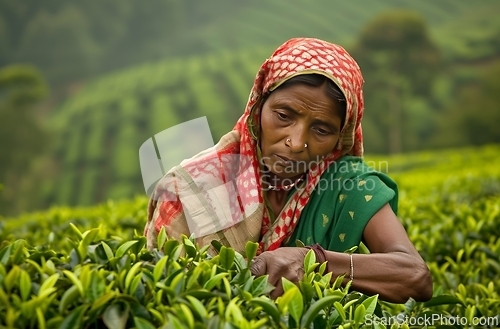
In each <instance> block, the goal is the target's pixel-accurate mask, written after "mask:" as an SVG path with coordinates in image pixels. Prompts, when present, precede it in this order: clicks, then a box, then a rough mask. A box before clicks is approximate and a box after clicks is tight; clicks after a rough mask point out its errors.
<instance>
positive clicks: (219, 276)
mask: <svg viewBox="0 0 500 329" xmlns="http://www.w3.org/2000/svg"><path fill="white" fill-rule="evenodd" d="M228 275H229V273H219V274H216V275H215V276H213V277H211V278H210V280H208V281H207V282H206V283H205V285H204V286H203V288H205V289H207V290H212V289H213V288H214V287H215V286H216V285H218V284H219V282H220V281H221V280H222V278H224V277H226V276H228Z"/></svg>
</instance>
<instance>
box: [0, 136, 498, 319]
mask: <svg viewBox="0 0 500 329" xmlns="http://www.w3.org/2000/svg"><path fill="white" fill-rule="evenodd" d="M499 151H500V146H497V145H492V146H486V147H482V148H475V149H473V148H471V149H461V150H449V151H441V152H439V153H426V152H422V153H418V154H411V155H405V156H398V157H390V158H384V159H377V158H375V157H371V158H367V161H371V162H373V163H377V161H387V162H388V167H387V168H388V170H387V171H388V172H389V174H390V175H391V176H392V177H393V178H394V179H395V180H396V181H397V182H398V184H399V186H400V189H401V191H400V192H401V195H400V211H399V214H398V216H399V218H400V219H401V222H402V223H403V225H404V226H405V228H406V229H407V232H408V235H409V237H410V239H411V240H412V241H413V242H414V244H415V246H416V247H417V250H418V251H419V252H420V253H421V255H422V256H423V258H424V259H425V260H426V262H427V264H428V266H429V268H430V270H431V273H432V276H433V281H434V294H433V296H434V297H433V298H432V299H431V300H430V301H428V302H425V303H416V302H415V301H413V300H411V299H410V300H409V301H408V302H407V303H405V304H392V303H387V302H384V301H381V300H379V299H378V298H377V296H365V295H363V294H360V293H358V292H355V291H352V290H351V289H349V288H350V286H349V285H347V286H346V287H342V286H341V285H340V282H341V280H342V279H343V278H342V277H340V278H338V279H337V280H331V279H332V278H331V274H328V273H325V271H324V270H325V266H324V265H321V264H317V263H316V262H315V258H314V253H311V252H310V253H309V254H308V255H307V257H306V259H305V261H304V266H305V275H304V278H303V280H302V281H301V282H300V283H299V284H298V285H294V284H292V283H291V282H288V281H286V280H283V285H284V290H285V294H284V295H283V296H282V297H280V298H278V299H277V300H276V301H274V300H272V299H270V298H269V297H268V292H269V290H270V288H271V287H270V286H269V284H268V283H267V280H266V277H265V276H264V277H259V278H255V277H253V276H252V275H251V274H250V272H249V270H248V266H249V264H250V262H251V260H252V258H253V256H254V255H255V250H256V249H255V248H256V245H255V244H254V243H248V244H247V249H246V252H245V255H241V254H238V253H236V252H234V250H232V249H231V248H226V247H222V246H220V245H217V244H216V243H214V246H215V247H216V248H218V249H219V254H218V255H217V256H215V257H210V256H208V254H207V252H206V251H207V247H206V246H205V247H203V248H200V247H199V246H197V245H196V244H194V242H193V240H192V239H190V238H189V237H184V238H183V240H182V241H176V240H171V239H168V238H167V237H166V235H165V234H164V233H162V234H160V235H159V237H158V245H159V246H161V248H159V249H155V250H152V251H148V250H147V249H146V248H145V243H146V241H145V238H144V236H142V229H143V227H144V223H145V221H146V209H147V207H146V206H147V199H146V198H145V197H137V198H136V199H134V200H131V201H129V202H120V203H117V202H113V201H109V202H107V203H104V204H101V205H98V206H95V207H92V208H65V207H58V208H53V209H50V210H48V211H45V212H39V213H30V214H25V215H23V216H20V217H18V218H8V219H3V220H2V221H1V223H0V328H58V327H59V328H157V327H160V328H326V327H333V328H409V327H412V328H413V327H414V328H421V327H424V325H428V327H438V325H440V324H443V319H445V320H446V319H448V322H447V323H448V326H441V327H440V328H446V327H448V328H465V327H469V325H470V326H471V327H491V328H494V327H498V326H499V321H500V318H499V313H500V312H499V311H500V296H499V295H500V274H499V273H500V239H499V236H500V226H499V225H498V223H499V218H500V168H499V166H498V165H497V163H498V157H499V156H498V154H500V152H499ZM333 279H335V278H333ZM331 282H333V283H331ZM430 318H432V319H434V318H435V319H439V320H438V321H437V322H436V321H434V322H432V323H430V322H425V321H428V320H429V319H430ZM450 319H451V320H450ZM453 319H460V321H458V320H455V321H454V322H453V321H452V320H453ZM478 319H483V321H486V322H480V323H477V321H478ZM463 321H466V322H463ZM474 321H476V322H474ZM445 324H446V323H445ZM474 324H476V325H474Z"/></svg>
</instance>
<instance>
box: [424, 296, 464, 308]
mask: <svg viewBox="0 0 500 329" xmlns="http://www.w3.org/2000/svg"><path fill="white" fill-rule="evenodd" d="M446 304H461V305H463V303H462V301H461V300H460V299H459V298H457V297H455V296H451V295H440V296H434V297H432V298H431V299H430V300H429V301H427V302H425V303H424V306H425V307H431V306H437V305H446Z"/></svg>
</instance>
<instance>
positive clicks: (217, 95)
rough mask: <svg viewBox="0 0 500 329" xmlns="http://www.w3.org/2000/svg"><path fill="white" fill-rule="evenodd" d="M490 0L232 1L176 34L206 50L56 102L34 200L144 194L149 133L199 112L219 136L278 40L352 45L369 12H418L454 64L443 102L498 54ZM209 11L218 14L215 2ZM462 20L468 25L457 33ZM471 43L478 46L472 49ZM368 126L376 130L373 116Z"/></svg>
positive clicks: (105, 79)
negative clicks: (229, 9)
mask: <svg viewBox="0 0 500 329" xmlns="http://www.w3.org/2000/svg"><path fill="white" fill-rule="evenodd" d="M497 7H498V5H496V2H492V1H486V0H483V1H478V2H474V3H472V2H466V1H451V0H448V1H433V2H430V1H409V0H405V1H377V2H374V1H364V2H356V3H355V2H348V1H344V2H340V1H332V2H326V1H323V2H321V3H320V4H318V5H317V6H311V5H309V4H307V3H306V2H303V1H289V2H285V1H266V2H264V1H257V2H255V3H254V2H252V3H245V4H239V5H235V8H233V9H234V13H232V14H231V15H226V16H224V17H221V18H219V19H217V20H214V21H212V22H211V23H207V24H208V25H204V27H203V29H195V28H193V30H192V31H191V30H190V31H191V32H189V33H191V34H189V35H187V36H186V37H185V38H184V40H183V41H182V42H190V40H191V41H193V42H198V41H199V42H200V44H196V45H195V44H194V45H193V47H194V48H193V49H198V50H200V51H201V50H204V51H201V52H203V53H205V54H204V55H185V56H182V57H181V56H178V57H174V58H166V59H165V60H162V61H159V62H155V63H147V64H143V65H140V66H137V67H133V68H129V69H125V70H121V71H117V72H115V73H111V74H108V75H105V76H102V77H100V78H97V79H94V80H91V81H89V82H87V83H86V84H84V85H83V88H82V89H81V90H80V91H79V92H78V93H77V94H75V95H74V96H72V97H70V98H68V99H67V100H66V101H65V102H64V104H63V105H61V106H60V107H58V108H57V109H55V110H54V114H53V116H52V118H51V120H50V125H51V129H52V130H53V131H54V132H55V136H56V138H54V140H55V145H54V150H53V152H52V153H51V156H50V157H51V161H54V163H55V164H54V166H52V167H51V168H50V170H49V171H50V172H49V173H47V172H44V173H43V175H41V176H43V178H42V179H41V182H40V184H39V185H40V187H41V188H40V199H41V200H42V201H41V202H39V203H40V204H42V205H48V204H62V205H81V206H85V205H92V204H95V203H96V202H101V201H104V200H107V199H115V200H119V199H122V198H130V197H133V196H134V195H135V194H137V193H141V192H142V191H143V190H144V188H143V186H142V181H141V177H140V170H139V157H138V149H139V147H140V145H141V144H142V143H143V142H145V141H146V140H147V139H148V138H150V137H151V136H153V135H154V134H156V133H158V132H161V131H163V130H164V129H167V128H170V127H172V126H174V125H176V124H179V123H181V122H185V121H187V120H190V119H195V118H198V117H202V116H206V117H207V118H208V122H209V125H210V128H211V131H212V135H213V137H214V140H215V141H217V140H218V138H219V137H220V136H222V135H223V134H224V133H225V132H227V131H228V130H230V129H231V128H232V127H233V125H234V123H235V121H236V120H237V118H238V117H239V116H240V114H241V113H242V111H243V107H244V105H245V103H246V100H247V98H248V93H249V90H250V88H251V86H252V82H253V79H254V76H255V73H256V71H257V69H258V67H259V65H260V64H261V63H262V62H263V61H264V59H265V58H266V57H267V56H269V54H270V52H271V51H272V50H273V49H274V48H276V46H277V45H279V44H281V43H282V42H283V41H284V40H286V39H287V38H289V37H292V36H298V35H309V36H316V37H321V38H325V39H327V40H332V41H337V42H341V43H342V44H344V43H345V44H346V45H347V46H349V45H352V44H353V42H354V40H355V35H356V34H357V33H359V31H360V29H361V28H362V26H363V24H364V23H366V21H367V20H369V19H371V18H373V17H375V15H377V14H378V13H381V12H383V11H385V10H388V9H390V8H392V9H394V8H403V9H404V8H406V9H412V10H416V11H418V12H420V13H421V14H422V15H423V17H424V18H425V19H426V20H427V21H428V22H429V25H430V27H432V31H433V32H432V33H433V36H434V37H435V39H436V41H437V44H438V45H439V46H440V47H441V48H443V52H444V56H445V57H446V58H447V59H449V60H450V61H452V62H448V63H447V65H457V67H459V68H460V70H459V71H453V72H452V70H451V69H449V70H448V71H446V72H447V73H445V75H443V77H442V78H441V80H440V81H441V83H440V84H439V85H438V87H437V88H438V89H439V88H440V89H439V90H438V91H437V92H436V93H437V95H438V96H437V97H438V99H439V102H440V103H441V105H442V106H445V105H446V104H448V103H449V101H450V100H451V99H453V98H454V95H455V93H456V92H457V89H456V88H457V86H459V85H462V84H466V83H470V81H474V77H475V76H476V75H477V74H478V73H477V69H476V66H477V65H476V64H477V63H478V62H479V63H480V62H481V61H488V60H489V59H490V58H491V56H497V54H496V52H495V51H496V50H495V49H497V48H498V47H496V46H495V43H494V40H496V37H495V35H496V34H495V33H500V32H499V31H500V26H498V24H495V23H491V22H494V21H495V19H493V18H492V17H493V16H494V15H495V14H494V13H495V11H494V9H495V8H497ZM360 8H363V10H360ZM207 10H208V9H207ZM208 12H210V13H211V14H210V15H212V14H213V15H215V14H214V12H213V8H211V9H210V10H209V11H208ZM275 13H280V15H277V14H275ZM207 15H208V14H207ZM492 15H493V16H492ZM495 17H496V16H495ZM301 20H307V22H308V24H306V25H307V26H305V25H304V24H296V22H300V21H301ZM462 21H464V22H467V24H468V29H466V30H464V31H463V32H460V33H458V32H457V33H454V32H455V31H457V27H456V26H457V24H460V22H462ZM483 21H485V22H490V23H484V22H483ZM269 31H273V32H272V33H269ZM235 36H238V37H237V38H236V39H234V38H235ZM476 36H480V37H481V38H480V39H477V40H476V39H475V37H476ZM207 42H210V44H205V45H204V44H203V43H207ZM476 44H477V45H479V46H480V49H481V52H476V49H475V46H474V45H476ZM188 48H189V47H188ZM193 53H194V50H193ZM454 61H455V62H454ZM469 61H472V64H470V63H469ZM457 63H458V64H457ZM468 63H469V64H468ZM433 106H436V105H433ZM433 111H434V110H433ZM366 120H368V119H366ZM366 120H365V121H366ZM365 124H366V126H367V127H371V131H373V130H374V129H373V126H374V124H373V123H372V122H365ZM367 130H369V129H367ZM368 137H369V136H368ZM368 151H369V150H368ZM54 168H55V169H54Z"/></svg>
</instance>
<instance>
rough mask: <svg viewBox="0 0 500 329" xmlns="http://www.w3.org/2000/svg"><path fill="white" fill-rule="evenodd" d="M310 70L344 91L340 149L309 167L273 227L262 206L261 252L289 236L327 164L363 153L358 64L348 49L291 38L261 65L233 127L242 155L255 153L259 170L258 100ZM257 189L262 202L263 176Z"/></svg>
mask: <svg viewBox="0 0 500 329" xmlns="http://www.w3.org/2000/svg"><path fill="white" fill-rule="evenodd" d="M308 73H315V74H322V75H324V76H326V77H327V78H329V79H331V80H333V82H335V84H336V85H337V86H338V87H339V88H340V90H341V91H342V92H343V94H344V96H345V98H346V101H347V107H346V118H345V124H344V127H343V128H342V131H341V136H340V139H339V142H338V144H337V147H336V149H335V150H333V152H332V153H331V154H330V155H329V156H328V157H326V158H325V159H324V160H323V161H322V162H321V163H320V164H319V165H318V166H317V167H316V168H315V170H310V171H309V173H308V179H307V186H306V187H305V190H304V191H303V192H302V193H296V194H295V195H294V196H293V200H292V201H291V202H290V203H289V204H288V205H287V206H286V209H283V211H282V212H281V214H280V215H279V217H278V218H277V220H276V222H275V224H274V225H272V226H271V223H270V220H269V215H268V213H267V210H264V213H263V217H262V231H261V235H262V239H261V251H264V250H274V249H276V248H278V247H279V246H280V245H281V243H282V242H283V241H284V240H285V239H286V238H287V237H289V236H290V235H291V233H292V232H293V230H294V228H295V226H296V223H297V220H298V218H299V217H300V213H301V212H302V209H303V208H304V206H305V205H306V204H307V202H308V200H309V197H310V195H311V192H312V191H313V190H314V187H315V186H316V184H317V182H318V180H319V178H320V176H321V174H322V173H323V172H324V171H325V170H326V168H327V167H328V165H329V164H331V163H332V162H333V161H335V160H336V159H338V158H339V157H341V156H343V155H346V154H350V155H355V156H362V155H363V134H362V130H361V118H362V116H363V91H362V86H363V77H362V75H361V71H360V69H359V66H358V64H357V63H356V62H355V61H354V59H353V58H352V57H351V56H350V55H349V54H348V53H347V51H346V50H345V49H344V48H342V47H340V46H338V45H335V44H331V43H329V42H326V41H323V40H319V39H314V38H295V39H291V40H288V41H287V42H285V43H284V44H283V45H281V46H280V47H279V48H278V49H276V51H275V52H274V53H273V54H272V55H271V57H269V58H268V59H267V60H266V61H265V62H264V63H263V64H262V66H261V67H260V70H259V72H258V73H257V76H256V78H255V82H254V85H253V88H252V91H251V94H250V98H249V100H248V103H247V106H246V109H245V113H244V114H243V116H241V118H240V119H239V120H238V122H237V124H236V126H235V129H236V130H238V131H239V132H240V134H241V143H240V152H241V154H243V155H248V156H250V157H252V159H253V161H254V163H253V165H254V166H255V168H256V169H257V167H258V159H257V154H256V148H257V145H258V141H257V140H255V138H252V134H251V133H250V129H251V127H249V122H251V121H255V123H257V126H258V123H259V122H260V110H261V108H260V107H261V105H262V104H260V101H261V100H262V98H263V95H265V94H266V93H267V92H269V91H272V90H274V89H275V88H276V87H278V86H279V85H281V84H282V83H283V82H285V81H286V80H288V79H290V78H292V77H294V76H297V75H301V74H308ZM255 105H257V108H255V109H254V106H255ZM250 116H252V118H250ZM253 188H255V189H257V190H258V191H259V194H258V197H256V198H258V202H263V196H262V194H263V191H262V187H261V186H260V179H257V180H256V184H255V186H254V187H253ZM255 201H257V200H255Z"/></svg>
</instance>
